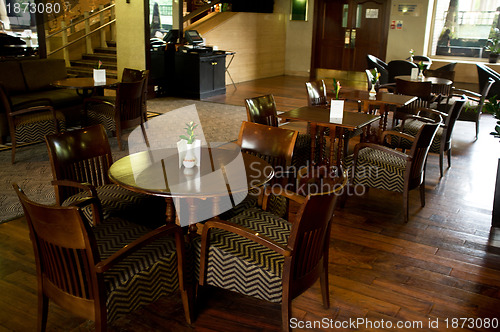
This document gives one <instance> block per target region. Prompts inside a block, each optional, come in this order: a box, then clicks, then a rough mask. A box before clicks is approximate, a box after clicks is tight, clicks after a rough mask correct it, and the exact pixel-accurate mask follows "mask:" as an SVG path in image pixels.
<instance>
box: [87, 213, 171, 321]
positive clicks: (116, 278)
mask: <svg viewBox="0 0 500 332" xmlns="http://www.w3.org/2000/svg"><path fill="white" fill-rule="evenodd" d="M93 231H94V234H95V237H96V240H97V246H98V249H99V253H100V256H101V260H105V259H106V258H108V257H109V256H111V255H112V254H113V253H115V252H116V251H118V250H120V249H121V248H122V247H123V246H124V245H126V244H129V243H131V242H132V241H134V240H135V239H137V238H139V237H140V236H142V235H145V234H147V233H148V232H149V231H151V230H150V229H148V228H147V227H143V226H140V225H137V224H134V223H129V222H127V221H125V220H123V219H120V218H110V219H107V220H106V221H105V222H103V223H101V224H100V225H98V226H96V227H93ZM104 283H105V286H106V290H107V291H108V298H107V302H106V308H107V311H108V321H109V322H111V321H113V320H115V319H116V318H118V317H120V316H122V315H125V314H127V313H129V312H131V311H134V310H136V309H138V308H139V307H140V306H143V305H146V304H149V303H152V302H154V301H156V300H157V299H158V298H159V297H160V296H162V295H165V294H169V293H172V292H174V291H175V290H176V289H177V288H178V287H179V280H178V276H177V254H176V245H175V240H174V237H173V236H172V237H163V238H160V239H158V240H155V241H153V242H151V243H150V244H148V245H146V246H144V247H143V248H141V249H139V250H137V251H136V252H134V253H132V254H130V255H129V256H127V257H126V258H125V259H124V260H123V261H121V262H119V263H117V264H116V265H115V266H113V268H111V269H110V270H108V271H107V272H106V273H105V274H104Z"/></svg>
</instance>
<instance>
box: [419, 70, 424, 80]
mask: <svg viewBox="0 0 500 332" xmlns="http://www.w3.org/2000/svg"><path fill="white" fill-rule="evenodd" d="M418 79H419V80H421V81H422V80H423V79H424V72H423V71H422V70H420V71H419V72H418Z"/></svg>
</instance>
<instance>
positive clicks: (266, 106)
mask: <svg viewBox="0 0 500 332" xmlns="http://www.w3.org/2000/svg"><path fill="white" fill-rule="evenodd" d="M245 106H246V110H247V118H248V121H249V122H254V123H259V124H263V125H266V126H272V127H278V125H279V121H278V116H277V114H278V113H277V111H276V102H275V101H274V96H273V95H263V96H259V97H255V98H248V99H245ZM310 159H311V135H309V134H299V136H298V138H297V143H296V144H295V149H294V152H293V160H292V165H294V166H296V167H300V166H304V165H306V164H307V163H308V161H309V160H310Z"/></svg>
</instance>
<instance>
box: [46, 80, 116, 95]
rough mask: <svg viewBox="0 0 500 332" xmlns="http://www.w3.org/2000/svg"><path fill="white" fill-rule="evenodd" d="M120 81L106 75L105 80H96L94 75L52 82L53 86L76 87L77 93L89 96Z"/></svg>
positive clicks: (62, 87)
mask: <svg viewBox="0 0 500 332" xmlns="http://www.w3.org/2000/svg"><path fill="white" fill-rule="evenodd" d="M117 83H118V80H117V79H116V78H109V77H106V81H105V82H96V81H94V78H92V77H68V78H65V79H62V80H57V81H54V82H52V84H51V85H52V86H54V87H56V88H61V89H75V90H76V93H77V94H78V95H79V96H80V97H82V98H87V97H90V96H91V95H93V94H96V93H97V92H98V91H100V90H102V89H104V88H110V87H112V86H114V85H116V84H117Z"/></svg>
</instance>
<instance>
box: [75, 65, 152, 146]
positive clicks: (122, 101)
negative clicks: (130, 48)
mask: <svg viewBox="0 0 500 332" xmlns="http://www.w3.org/2000/svg"><path fill="white" fill-rule="evenodd" d="M148 75H149V71H147V70H145V71H144V72H143V75H142V78H141V79H140V80H138V81H123V82H121V83H118V85H117V87H116V97H90V98H85V100H84V102H83V113H84V114H83V122H84V123H85V125H94V124H102V125H103V126H104V127H105V128H106V129H107V130H108V131H110V132H111V133H112V134H113V135H115V136H116V138H117V140H118V146H119V147H120V150H123V146H122V138H121V136H122V130H124V129H127V128H133V127H136V126H138V125H139V126H141V130H142V133H143V135H144V139H145V141H146V145H149V142H148V138H147V135H146V130H145V128H144V122H146V93H147V91H146V88H147V80H148ZM134 76H136V75H133V74H130V79H133V78H134Z"/></svg>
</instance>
